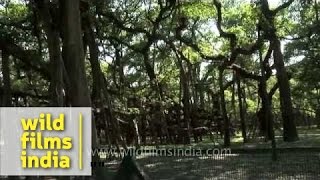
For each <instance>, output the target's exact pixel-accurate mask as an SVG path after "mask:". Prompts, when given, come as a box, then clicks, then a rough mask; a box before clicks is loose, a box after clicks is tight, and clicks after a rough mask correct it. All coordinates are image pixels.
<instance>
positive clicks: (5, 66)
mask: <svg viewBox="0 0 320 180" xmlns="http://www.w3.org/2000/svg"><path fill="white" fill-rule="evenodd" d="M2 76H3V97H2V106H5V107H10V106H12V92H11V79H10V63H9V54H8V53H7V52H6V51H4V50H2Z"/></svg>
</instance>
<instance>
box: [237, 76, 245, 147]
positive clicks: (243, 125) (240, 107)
mask: <svg viewBox="0 0 320 180" xmlns="http://www.w3.org/2000/svg"><path fill="white" fill-rule="evenodd" d="M236 78H237V89H238V103H239V115H240V122H241V132H242V138H243V143H246V142H247V130H246V123H245V117H244V116H245V115H244V114H245V111H244V108H243V101H242V89H241V79H240V77H239V76H238V75H237V76H236Z"/></svg>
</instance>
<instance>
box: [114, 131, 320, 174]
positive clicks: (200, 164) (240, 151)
mask: <svg viewBox="0 0 320 180" xmlns="http://www.w3.org/2000/svg"><path fill="white" fill-rule="evenodd" d="M298 132H299V137H300V139H299V141H297V142H293V143H287V142H283V141H282V137H281V132H276V139H277V148H279V150H278V154H277V155H278V160H277V161H272V158H271V151H270V149H269V148H270V143H266V142H264V141H263V139H256V140H251V141H250V142H249V143H247V144H245V145H243V143H242V139H241V138H240V134H239V133H237V134H236V136H235V137H234V138H233V139H232V146H231V148H230V149H231V152H232V153H231V154H230V155H215V156H211V157H208V156H202V157H163V156H162V157H154V156H148V155H141V156H138V157H136V159H137V162H138V164H139V165H140V166H141V168H142V169H143V170H144V171H145V172H146V174H148V175H149V176H150V178H151V179H156V180H160V179H161V180H179V179H181V180H182V179H184V180H187V179H194V180H207V179H253V180H254V179H320V129H316V128H311V129H308V128H298ZM221 142H222V139H216V141H215V143H213V142H212V141H211V140H210V139H209V138H207V139H206V140H205V141H204V142H201V143H198V144H192V145H191V146H192V148H195V149H198V148H201V149H208V148H213V147H214V148H217V147H219V145H221ZM219 143H220V144H219ZM173 147H174V148H187V146H183V145H181V146H176V145H175V146H172V145H164V146H160V148H173ZM148 148H150V147H148ZM246 150H250V151H246ZM117 164H118V163H117V161H113V164H112V163H109V167H110V168H111V167H113V168H112V169H113V171H115V170H116V167H117Z"/></svg>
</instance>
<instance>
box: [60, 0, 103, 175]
mask: <svg viewBox="0 0 320 180" xmlns="http://www.w3.org/2000/svg"><path fill="white" fill-rule="evenodd" d="M61 2H62V6H63V17H64V20H65V21H64V25H63V28H64V39H63V44H64V53H65V54H64V58H65V59H64V62H65V64H66V69H67V72H68V75H69V80H70V86H69V87H68V91H67V93H68V96H69V98H70V103H71V106H74V107H91V99H90V93H89V88H88V83H87V78H86V72H85V61H84V50H83V41H82V31H81V20H80V0H68V1H61ZM91 130H92V148H93V149H95V148H98V145H99V144H98V138H97V131H96V124H95V121H92V127H91ZM92 161H96V162H99V161H100V158H99V156H98V155H97V153H96V155H94V156H93V157H92ZM104 171H105V170H104V169H102V168H100V167H98V168H94V169H93V172H94V173H95V175H96V176H97V179H107V178H108V177H105V176H104V175H105V172H104Z"/></svg>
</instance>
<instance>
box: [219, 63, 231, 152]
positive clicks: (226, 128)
mask: <svg viewBox="0 0 320 180" xmlns="http://www.w3.org/2000/svg"><path fill="white" fill-rule="evenodd" d="M223 72H224V67H220V69H219V86H220V91H219V93H220V109H221V111H222V118H223V122H224V147H230V119H229V117H228V114H227V109H226V100H225V96H224V86H223Z"/></svg>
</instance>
